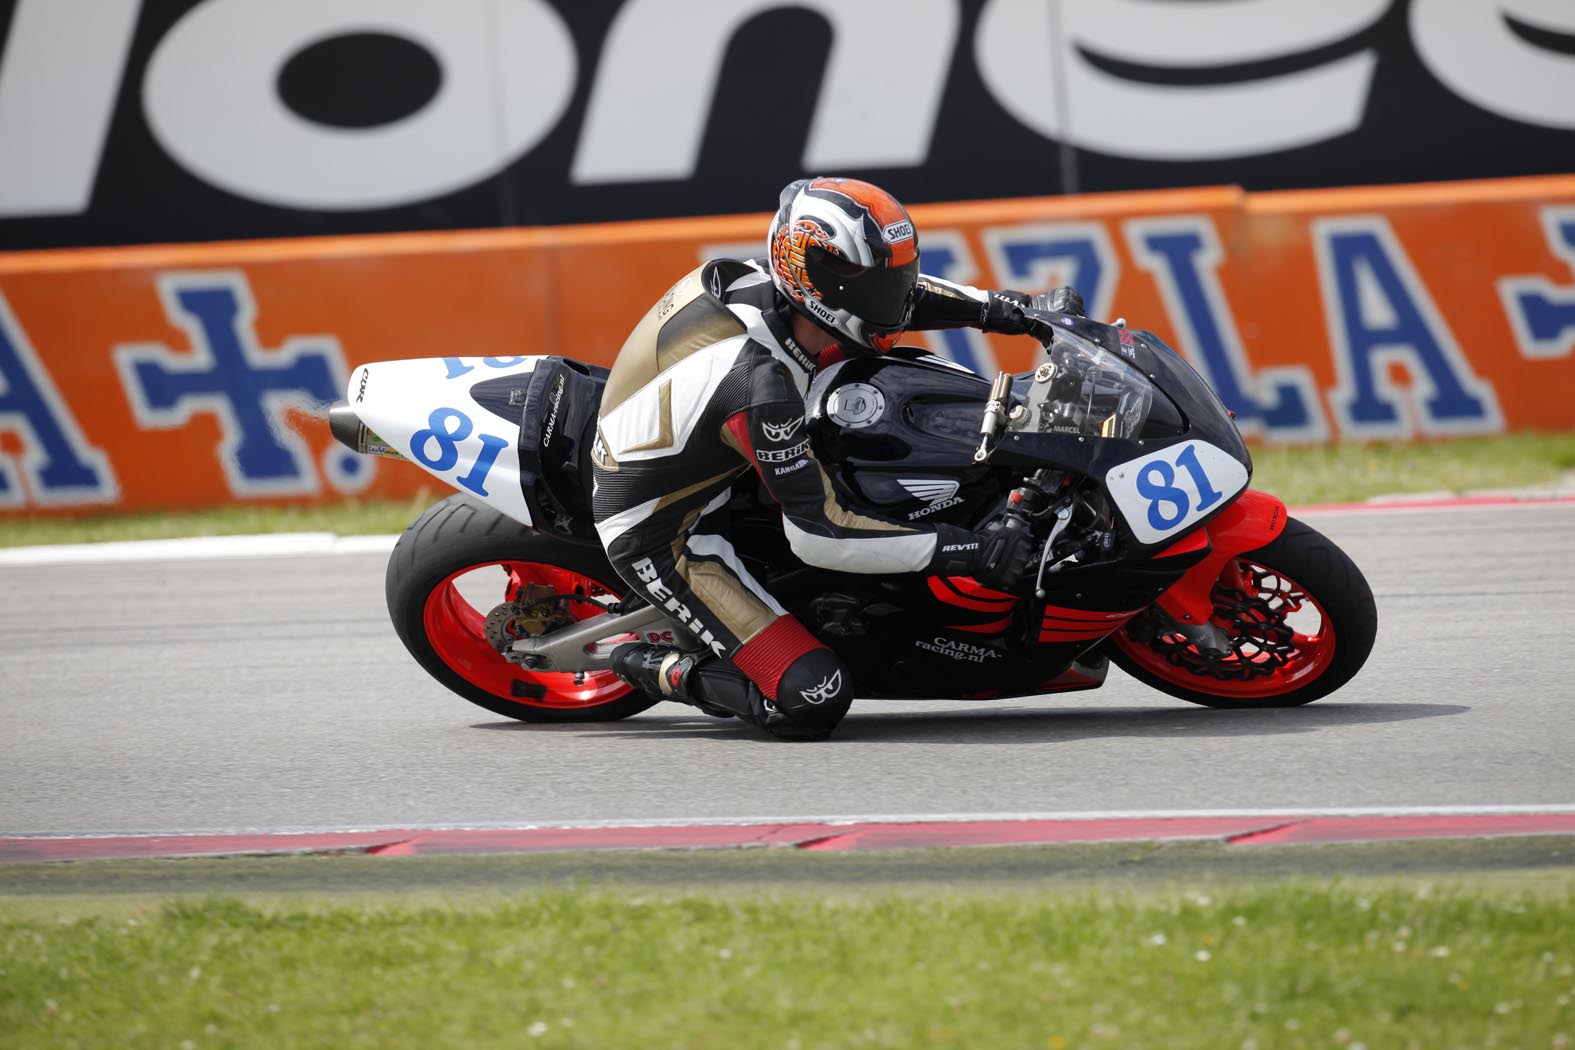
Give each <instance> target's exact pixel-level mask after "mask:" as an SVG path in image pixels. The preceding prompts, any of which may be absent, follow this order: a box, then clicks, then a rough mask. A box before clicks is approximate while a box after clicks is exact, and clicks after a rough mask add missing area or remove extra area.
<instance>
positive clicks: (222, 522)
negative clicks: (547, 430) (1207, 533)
mask: <svg viewBox="0 0 1575 1050" xmlns="http://www.w3.org/2000/svg"><path fill="white" fill-rule="evenodd" d="M1253 458H1254V462H1255V467H1256V473H1255V476H1254V478H1253V485H1254V487H1255V488H1259V489H1262V490H1263V491H1265V492H1272V493H1273V494H1274V495H1276V496H1279V497H1280V498H1281V499H1283V500H1285V501H1286V502H1287V503H1290V504H1292V505H1295V504H1307V503H1328V502H1347V501H1357V500H1365V499H1370V498H1372V497H1374V496H1387V495H1395V494H1405V493H1429V492H1440V493H1466V492H1472V491H1476V490H1481V489H1499V488H1518V487H1527V486H1538V485H1549V484H1553V483H1557V482H1559V481H1560V480H1561V478H1563V476H1564V475H1565V474H1566V473H1567V472H1569V471H1575V431H1570V432H1568V433H1561V434H1515V435H1510V436H1506V437H1496V438H1468V439H1461V440H1457V441H1441V442H1428V443H1422V444H1411V443H1391V444H1366V445H1335V446H1327V447H1306V448H1272V447H1262V446H1260V447H1257V448H1255V449H1254V450H1253ZM392 469H398V468H392ZM404 469H407V470H412V471H413V470H415V469H416V468H415V467H412V466H408V465H407V466H406V467H405V468H404ZM447 494H448V490H447V489H441V488H440V487H438V486H436V485H435V484H434V487H431V488H424V489H423V490H422V493H421V495H419V496H417V497H415V498H413V499H411V500H406V501H370V500H368V501H352V502H348V503H345V504H342V505H338V506H321V507H228V508H224V509H220V510H210V511H197V512H182V513H165V514H133V515H97V516H88V517H79V518H51V517H44V516H7V517H0V547H15V546H23V545H30V544H41V543H95V542H101V541H105V540H144V539H167V538H171V537H179V536H220V535H246V534H251V533H268V532H334V533H338V534H340V535H346V536H350V535H376V534H387V533H397V532H401V531H403V530H404V527H405V526H406V525H408V524H409V523H410V521H411V520H412V519H414V518H415V517H416V516H417V515H418V514H420V513H421V511H422V510H423V509H425V508H426V507H427V506H428V505H430V504H431V503H433V502H435V501H436V500H438V499H440V498H441V497H443V496H445V495H447Z"/></svg>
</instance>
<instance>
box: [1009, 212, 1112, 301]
mask: <svg viewBox="0 0 1575 1050" xmlns="http://www.w3.org/2000/svg"><path fill="white" fill-rule="evenodd" d="M984 242H985V244H986V246H987V247H988V250H989V252H990V259H991V262H992V263H994V265H995V272H996V273H997V274H999V275H1000V277H1001V282H1002V284H1004V285H1006V286H1007V287H1010V288H1016V289H1018V290H1020V291H1024V292H1028V293H1029V294H1037V293H1039V292H1046V291H1049V290H1051V289H1052V288H1058V287H1060V286H1061V285H1065V284H1069V285H1071V286H1072V287H1073V288H1076V289H1077V290H1078V293H1079V294H1080V295H1082V297H1083V303H1084V305H1085V306H1086V307H1087V309H1088V313H1089V315H1090V316H1091V317H1104V316H1105V315H1106V313H1107V311H1108V310H1109V308H1110V303H1109V300H1110V291H1111V289H1113V288H1114V286H1115V283H1116V282H1115V277H1116V273H1117V270H1118V269H1119V267H1120V264H1119V263H1118V262H1117V261H1116V253H1115V252H1114V251H1113V250H1112V249H1111V246H1110V238H1109V235H1108V234H1106V233H1105V228H1104V227H1103V226H1101V225H1100V224H1098V223H1085V222H1075V223H1060V224H1055V225H1033V226H1008V227H999V228H994V229H989V230H986V231H985V232H984Z"/></svg>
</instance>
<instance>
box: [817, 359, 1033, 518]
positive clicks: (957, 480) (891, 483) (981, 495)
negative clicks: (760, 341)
mask: <svg viewBox="0 0 1575 1050" xmlns="http://www.w3.org/2000/svg"><path fill="white" fill-rule="evenodd" d="M989 392H990V384H989V383H988V382H987V381H986V380H984V379H983V378H981V377H980V376H978V375H976V374H974V373H973V372H970V371H968V370H967V369H965V368H962V367H960V366H958V365H955V364H952V363H951V362H949V361H946V360H945V359H943V358H939V357H935V356H933V355H929V354H923V353H920V352H918V351H914V350H911V349H907V348H899V349H898V350H895V351H893V352H892V353H890V354H887V355H885V356H881V357H874V356H869V357H858V358H852V359H849V360H846V361H841V362H838V363H837V364H835V365H833V366H832V367H830V368H828V369H826V370H825V371H823V372H821V373H820V374H819V375H817V376H816V377H815V380H814V382H813V383H812V384H811V385H810V388H809V393H808V395H807V396H806V398H805V407H806V423H807V425H808V428H809V432H810V440H811V442H812V443H813V447H814V449H815V455H816V457H817V458H818V459H820V461H821V463H822V464H823V465H824V466H825V468H826V471H827V473H828V474H830V475H831V477H832V479H833V481H834V483H836V484H837V485H839V486H841V487H842V488H843V489H844V490H845V492H846V493H847V495H848V496H850V497H851V498H852V499H854V500H856V501H857V502H859V503H862V504H864V505H865V506H868V507H869V508H870V509H872V510H875V511H876V512H878V513H880V514H882V515H884V516H886V517H888V518H892V519H894V520H896V521H911V522H914V523H916V524H917V523H921V522H924V523H929V522H936V521H944V522H949V523H952V524H960V525H969V524H972V523H973V521H974V520H976V519H977V518H978V516H979V515H980V514H982V513H983V512H984V511H986V510H988V509H990V508H993V507H995V506H996V505H998V504H999V503H1000V500H1001V498H1002V496H1003V495H1004V492H1005V482H1004V480H1003V479H1002V477H1001V476H1000V471H999V470H998V469H996V468H992V467H990V466H988V465H984V464H976V463H974V461H973V452H974V449H975V448H977V447H978V444H979V423H980V420H981V418H982V417H983V415H984V405H985V401H986V399H987V398H988V395H989Z"/></svg>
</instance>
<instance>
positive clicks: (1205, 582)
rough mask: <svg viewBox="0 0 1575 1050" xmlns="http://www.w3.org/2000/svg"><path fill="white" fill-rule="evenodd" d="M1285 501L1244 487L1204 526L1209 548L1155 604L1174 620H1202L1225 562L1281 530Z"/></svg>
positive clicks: (1210, 606)
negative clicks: (1233, 500)
mask: <svg viewBox="0 0 1575 1050" xmlns="http://www.w3.org/2000/svg"><path fill="white" fill-rule="evenodd" d="M1285 519H1286V512H1285V504H1284V503H1282V502H1280V500H1278V499H1276V498H1275V497H1274V496H1271V495H1269V494H1268V493H1266V492H1257V491H1254V490H1253V489H1248V490H1247V491H1246V492H1243V493H1242V494H1241V497H1240V498H1239V499H1237V500H1236V501H1235V502H1234V503H1232V504H1231V505H1230V506H1228V507H1226V508H1225V509H1224V510H1222V511H1220V512H1219V514H1218V515H1216V516H1215V518H1214V519H1213V520H1212V521H1210V522H1209V523H1208V525H1207V526H1206V528H1207V531H1208V538H1209V542H1210V543H1211V544H1212V545H1213V549H1212V550H1211V551H1209V554H1208V557H1206V558H1204V559H1203V560H1202V561H1200V562H1198V564H1196V565H1194V566H1193V567H1192V568H1190V569H1188V570H1187V573H1186V575H1185V576H1183V577H1182V578H1181V579H1180V580H1178V581H1176V583H1175V584H1173V585H1172V586H1171V587H1170V589H1169V590H1167V591H1166V592H1165V593H1164V594H1162V595H1160V596H1159V601H1158V603H1157V604H1158V605H1159V607H1160V608H1161V609H1164V610H1165V612H1166V613H1168V614H1170V616H1171V617H1173V618H1174V619H1176V620H1178V621H1183V622H1191V623H1206V622H1207V621H1208V619H1209V617H1210V616H1211V615H1213V612H1214V602H1213V599H1212V598H1211V597H1210V595H1211V594H1212V593H1213V591H1214V584H1215V582H1216V581H1217V580H1218V579H1219V576H1220V571H1221V570H1222V569H1223V568H1224V567H1225V563H1226V562H1228V561H1230V560H1231V559H1232V558H1235V557H1236V556H1237V555H1240V554H1245V553H1246V552H1247V551H1251V550H1257V549H1258V548H1259V547H1262V546H1264V545H1265V544H1268V543H1272V542H1273V541H1274V540H1275V538H1276V537H1278V536H1279V535H1280V533H1282V532H1284V531H1285Z"/></svg>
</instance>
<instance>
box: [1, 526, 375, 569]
mask: <svg viewBox="0 0 1575 1050" xmlns="http://www.w3.org/2000/svg"><path fill="white" fill-rule="evenodd" d="M397 539H399V537H398V536H337V535H335V534H334V533H332V532H276V533H271V534H268V535H263V536H194V537H191V538H188V539H176V540H131V541H126V542H122V543H71V544H59V545H51V546H38V547H7V548H5V549H0V565H92V564H101V563H105V562H134V561H203V560H208V559H215V558H288V557H300V556H302V555H319V554H366V553H372V554H376V553H383V554H386V553H388V552H389V551H390V550H393V548H394V541H395V540H397Z"/></svg>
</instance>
